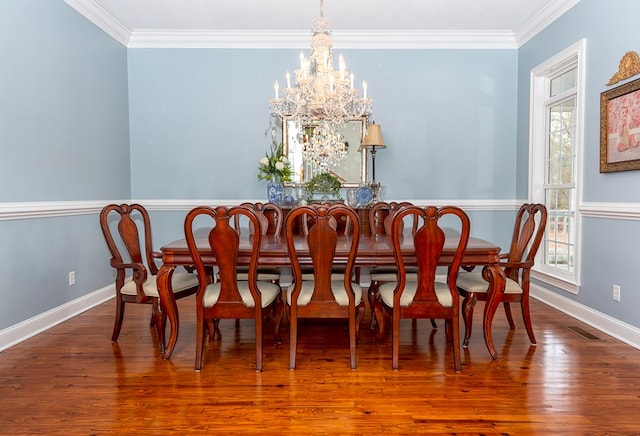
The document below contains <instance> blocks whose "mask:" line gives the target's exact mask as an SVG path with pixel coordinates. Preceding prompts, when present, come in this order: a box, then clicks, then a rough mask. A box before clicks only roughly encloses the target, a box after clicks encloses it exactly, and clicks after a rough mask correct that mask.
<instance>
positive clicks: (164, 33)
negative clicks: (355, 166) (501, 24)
mask: <svg viewBox="0 0 640 436" xmlns="http://www.w3.org/2000/svg"><path fill="white" fill-rule="evenodd" d="M64 1H65V2H66V3H67V4H68V5H69V6H71V7H72V8H74V9H75V10H76V11H78V12H79V13H80V14H82V15H83V16H84V17H86V18H87V19H88V20H89V21H91V22H93V23H94V24H95V25H96V26H98V27H99V28H100V29H102V30H103V31H104V32H106V33H107V34H109V35H110V36H111V37H113V38H114V39H115V40H116V41H118V42H120V43H121V44H122V45H124V46H125V47H127V48H251V49H256V48H257V49H282V48H287V49H288V48H295V49H300V48H306V47H308V45H309V39H310V31H288V30H282V31H272V30H233V31H216V30H177V29H176V30H159V29H139V30H132V29H128V28H127V27H126V26H124V25H123V24H122V23H121V22H120V21H119V20H118V19H117V18H116V17H115V16H113V15H112V14H111V13H110V12H109V11H107V10H106V9H104V8H103V7H102V6H100V5H99V4H97V3H96V2H95V0H64ZM579 1H580V0H557V1H554V2H551V3H549V4H548V5H547V6H546V7H545V8H544V9H543V10H541V11H540V12H539V13H538V14H537V15H536V16H535V17H534V18H533V19H531V20H530V21H529V22H527V23H525V24H524V25H523V26H522V27H521V28H520V29H518V30H517V31H516V32H511V31H491V30H489V31H482V32H480V31H473V32H471V31H429V30H425V31H422V30H406V31H404V30H395V31H366V30H365V31H342V32H335V31H334V32H333V39H334V44H335V47H336V48H337V49H396V50H400V49H405V50H406V49H517V48H519V47H520V46H521V45H522V44H524V43H525V42H527V41H528V40H529V39H531V38H532V37H533V36H535V35H536V34H537V33H539V32H540V31H541V30H542V29H544V28H545V27H546V26H548V25H549V24H551V23H552V22H553V21H554V20H555V19H556V18H558V17H559V16H560V15H562V14H564V13H565V12H566V11H568V10H569V9H571V8H572V7H573V6H575V5H576V4H577V3H578V2H579Z"/></svg>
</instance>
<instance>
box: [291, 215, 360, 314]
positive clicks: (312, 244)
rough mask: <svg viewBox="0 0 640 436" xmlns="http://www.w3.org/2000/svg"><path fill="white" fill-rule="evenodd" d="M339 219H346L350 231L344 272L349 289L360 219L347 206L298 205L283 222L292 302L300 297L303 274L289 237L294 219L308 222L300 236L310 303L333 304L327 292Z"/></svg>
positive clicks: (292, 241) (292, 232)
mask: <svg viewBox="0 0 640 436" xmlns="http://www.w3.org/2000/svg"><path fill="white" fill-rule="evenodd" d="M342 216H344V217H346V219H348V220H349V221H350V223H351V224H350V226H351V229H352V230H351V232H350V233H349V234H350V235H351V238H350V239H349V256H348V259H347V264H346V267H345V270H344V277H345V279H344V280H345V287H346V288H347V289H351V285H352V282H351V280H350V277H351V276H352V275H353V269H354V265H355V259H356V255H357V250H358V242H359V238H360V220H359V218H358V214H357V213H356V212H355V211H354V210H353V209H352V208H350V207H348V206H345V205H343V204H335V205H331V206H327V205H308V206H300V207H297V208H295V209H294V210H293V211H292V212H291V213H289V215H288V216H287V220H286V223H285V235H286V239H287V247H288V251H289V257H290V259H291V267H292V272H293V280H294V283H295V289H294V291H293V294H292V295H293V296H292V301H297V297H298V295H299V294H300V289H301V286H302V275H303V273H302V269H301V267H300V263H299V261H298V253H297V248H296V246H295V244H294V238H293V236H294V229H295V220H296V219H298V218H300V217H301V218H302V220H303V222H309V223H310V224H309V226H308V227H307V229H306V232H305V235H304V236H305V238H306V240H307V245H308V247H309V252H310V254H311V258H312V262H313V270H314V283H315V288H314V292H313V296H312V297H311V300H312V301H322V302H327V301H335V298H334V297H333V293H332V291H331V274H332V266H333V263H334V256H335V251H336V245H337V241H338V235H339V231H338V230H337V227H336V221H337V220H338V219H339V218H340V217H342ZM307 218H308V219H307ZM349 294H350V295H349V298H352V297H353V295H352V293H349Z"/></svg>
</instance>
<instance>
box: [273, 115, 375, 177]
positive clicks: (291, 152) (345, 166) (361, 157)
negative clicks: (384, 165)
mask: <svg viewBox="0 0 640 436" xmlns="http://www.w3.org/2000/svg"><path fill="white" fill-rule="evenodd" d="M318 123H319V121H318V122H317V123H314V122H312V123H310V124H309V125H306V126H301V125H300V124H299V123H298V122H297V121H296V120H293V119H287V118H285V119H284V120H283V122H282V143H283V151H284V153H285V154H286V155H287V157H288V158H289V161H290V162H291V169H292V171H293V175H292V179H293V182H296V183H305V182H307V181H309V180H310V179H311V178H312V177H313V176H315V175H316V174H320V173H322V172H325V171H323V170H322V168H321V167H320V165H318V163H317V162H314V161H313V159H310V158H305V156H304V153H303V151H304V147H305V142H306V141H307V140H308V137H309V135H312V134H313V129H314V128H315V126H316V125H318ZM365 128H366V117H361V118H354V119H351V120H348V121H347V122H345V123H342V124H339V125H338V126H337V130H338V133H340V134H341V135H342V137H343V138H344V139H345V145H346V156H345V157H344V158H343V159H341V160H340V161H339V162H338V163H337V164H336V165H335V166H331V167H330V168H329V173H331V174H333V175H334V176H336V177H337V178H338V179H339V180H340V181H341V182H342V186H343V187H345V188H349V187H355V186H358V185H360V184H362V183H366V182H367V150H366V149H362V150H360V151H359V150H358V149H359V148H360V143H361V142H362V139H363V137H364V134H365V131H364V130H365Z"/></svg>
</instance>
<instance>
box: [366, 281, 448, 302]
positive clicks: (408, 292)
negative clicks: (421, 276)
mask: <svg viewBox="0 0 640 436" xmlns="http://www.w3.org/2000/svg"><path fill="white" fill-rule="evenodd" d="M397 286H398V283H396V282H388V283H383V284H382V285H380V288H379V290H378V292H379V294H380V299H381V300H382V302H383V303H384V304H385V305H387V306H388V307H391V308H393V291H394V290H395V289H396V287H397ZM434 286H435V292H436V298H437V299H438V303H440V304H441V305H442V306H444V307H451V306H452V305H453V298H451V291H450V290H449V285H447V284H446V283H441V282H435V283H434ZM417 291H418V282H417V281H407V283H406V284H405V286H404V292H403V293H402V296H401V297H400V306H404V307H407V306H409V305H410V304H411V303H412V302H413V299H414V297H415V295H416V292H417Z"/></svg>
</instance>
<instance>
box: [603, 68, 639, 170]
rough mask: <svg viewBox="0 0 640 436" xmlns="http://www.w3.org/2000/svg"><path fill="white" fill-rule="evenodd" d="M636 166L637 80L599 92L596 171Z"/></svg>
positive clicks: (637, 138) (637, 159)
mask: <svg viewBox="0 0 640 436" xmlns="http://www.w3.org/2000/svg"><path fill="white" fill-rule="evenodd" d="M638 169H640V79H636V80H634V81H632V82H629V83H625V84H623V85H620V86H617V87H615V88H613V89H610V90H608V91H604V92H603V93H601V94H600V172H601V173H610V172H615V171H629V170H638Z"/></svg>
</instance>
